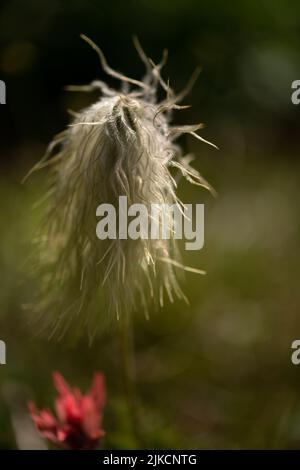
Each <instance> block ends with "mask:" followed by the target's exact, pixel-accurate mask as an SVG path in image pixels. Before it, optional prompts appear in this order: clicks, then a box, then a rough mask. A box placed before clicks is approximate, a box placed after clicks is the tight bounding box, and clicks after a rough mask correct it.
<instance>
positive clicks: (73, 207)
mask: <svg viewBox="0 0 300 470" xmlns="http://www.w3.org/2000/svg"><path fill="white" fill-rule="evenodd" d="M82 38H83V39H84V40H85V41H86V42H87V43H88V44H89V45H90V46H91V47H92V48H93V49H94V50H95V51H96V53H97V54H98V56H99V59H100V63H101V65H102V68H103V69H104V71H105V72H106V73H107V74H108V75H109V76H111V77H114V78H115V79H117V80H119V81H120V82H121V91H117V90H114V89H112V88H110V87H109V86H108V85H107V84H106V83H104V82H102V81H97V80H95V81H93V82H92V83H90V84H89V85H86V86H82V87H78V86H73V87H68V89H69V90H74V91H90V90H95V89H97V90H99V91H100V92H101V94H102V96H101V98H100V99H99V101H97V102H96V103H94V104H93V105H92V106H90V107H88V108H87V109H84V110H83V111H81V112H79V113H72V114H73V115H74V119H73V122H72V124H71V125H70V126H69V127H68V128H67V130H65V131H64V132H62V133H60V134H59V135H57V136H56V137H55V138H54V139H53V141H52V142H51V144H50V145H49V148H48V150H47V152H46V154H45V156H44V157H43V159H42V160H41V161H40V162H39V163H38V164H37V165H35V167H34V168H33V169H32V170H31V171H30V173H29V174H31V173H32V172H34V171H36V170H39V169H41V168H44V167H47V166H49V167H50V170H51V171H50V177H49V178H50V189H49V192H48V193H47V196H48V212H47V217H46V219H45V221H44V224H43V226H42V227H41V233H40V236H39V238H38V243H37V260H36V266H35V267H36V271H37V275H38V277H39V280H40V286H41V287H40V290H39V292H38V293H37V299H35V301H34V302H33V304H32V306H31V307H30V308H31V309H34V311H36V312H37V313H38V314H39V316H40V317H41V318H42V320H43V322H42V323H41V325H42V328H43V329H45V331H46V332H47V333H48V334H50V336H56V337H58V338H60V337H62V336H63V335H64V334H65V333H66V332H67V331H68V330H69V329H70V328H72V331H73V332H74V333H75V334H76V335H78V336H79V335H80V334H81V333H82V332H83V331H84V332H88V335H89V337H90V338H91V339H92V338H93V336H94V335H95V333H96V332H97V331H98V330H99V329H101V328H103V326H104V325H106V324H107V323H108V322H109V321H110V320H111V319H114V318H116V319H117V318H119V317H120V316H121V315H128V314H131V313H132V312H133V311H135V310H137V309H138V308H142V309H143V311H144V312H146V315H147V312H148V305H149V303H150V302H153V303H154V304H156V305H158V306H162V305H163V303H164V297H165V294H167V296H168V298H169V300H170V301H173V299H174V297H177V298H183V299H185V296H184V294H183V292H182V290H181V288H180V285H179V283H178V280H177V274H178V270H180V268H182V269H183V270H191V271H192V272H200V273H203V271H200V270H197V269H193V268H188V267H185V266H183V265H182V264H181V263H180V255H179V252H178V248H177V246H176V242H175V240H174V238H172V237H171V239H156V240H153V239H138V240H130V239H124V240H123V239H115V240H99V239H98V238H97V236H96V231H95V228H96V223H97V219H96V209H97V207H98V206H99V204H101V203H110V204H113V205H114V206H115V207H118V198H119V196H127V198H128V204H135V203H141V204H144V205H145V206H146V207H147V208H149V209H150V205H151V204H170V205H173V204H175V205H176V206H178V207H179V208H180V209H181V210H182V207H183V204H182V203H181V201H180V200H179V199H178V197H177V196H176V185H177V183H176V178H174V177H173V176H172V175H171V172H170V170H171V168H175V171H178V172H179V173H180V174H181V175H183V177H185V178H186V179H187V180H188V181H189V182H190V183H193V184H196V185H199V186H203V187H204V188H206V189H208V190H210V191H212V192H213V190H212V188H211V187H210V185H209V184H208V183H207V182H206V181H205V179H204V178H203V177H202V176H201V175H200V174H199V173H198V172H197V171H196V170H195V169H194V168H192V167H191V166H190V161H191V160H192V158H191V156H190V155H188V156H182V154H181V150H180V148H179V147H178V146H177V145H176V144H175V143H174V140H175V139H176V138H178V137H179V136H180V135H181V134H183V133H189V134H191V135H193V136H194V137H196V138H198V139H200V140H202V141H204V142H207V141H205V140H204V139H203V138H202V137H200V136H199V135H198V134H196V131H197V130H198V129H201V127H202V125H201V124H197V125H192V126H176V127H172V126H171V125H170V120H171V112H172V110H173V109H180V108H181V107H183V108H184V106H180V105H179V104H178V103H180V102H181V100H182V99H183V98H184V97H185V96H186V94H187V93H188V92H189V91H190V89H191V87H192V85H193V83H194V81H195V79H196V78H197V75H198V73H199V71H198V69H197V70H196V72H195V73H194V74H193V76H192V79H191V80H190V82H189V83H188V84H187V86H186V88H185V89H184V90H183V91H182V92H181V93H179V94H178V95H176V94H175V93H174V92H173V90H172V89H171V88H170V86H169V83H168V82H165V80H164V79H163V78H162V76H161V69H162V67H163V66H164V64H165V62H166V59H167V52H166V51H164V53H163V57H162V60H161V62H160V63H159V64H155V63H154V62H153V61H152V60H151V59H149V58H148V57H147V55H146V54H145V52H144V51H143V49H142V47H141V45H140V43H139V42H138V40H137V38H134V44H135V47H136V49H137V52H138V54H139V56H140V58H141V60H142V61H143V62H144V64H145V67H146V74H145V76H144V78H143V80H142V81H139V80H135V79H132V78H129V77H126V76H125V75H123V74H121V73H119V72H117V71H115V70H113V69H112V68H111V67H110V66H109V65H108V63H107V61H106V58H105V56H104V54H103V52H102V51H101V49H100V48H99V47H98V46H96V44H95V43H94V42H93V41H92V40H91V39H89V38H87V37H86V36H84V35H82ZM159 86H160V87H162V89H163V90H164V91H165V92H166V97H165V98H164V99H163V101H161V102H158V101H157V89H158V87H159ZM207 143H209V144H210V142H207ZM210 145H213V144H210ZM171 223H172V222H171V221H168V224H170V229H172V227H171Z"/></svg>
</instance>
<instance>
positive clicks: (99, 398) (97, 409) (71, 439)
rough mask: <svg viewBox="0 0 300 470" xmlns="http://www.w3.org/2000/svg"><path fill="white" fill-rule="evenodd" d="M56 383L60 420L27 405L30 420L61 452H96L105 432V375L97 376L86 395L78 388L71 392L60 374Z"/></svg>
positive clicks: (50, 413)
mask: <svg viewBox="0 0 300 470" xmlns="http://www.w3.org/2000/svg"><path fill="white" fill-rule="evenodd" d="M53 381H54V385H55V388H56V390H57V391H58V397H57V398H56V400H55V409H56V414H57V417H55V416H54V415H53V414H52V412H51V411H49V410H47V409H46V410H38V409H37V408H36V406H35V405H34V403H32V402H30V403H29V404H28V407H29V412H30V415H31V418H32V419H33V421H34V423H35V425H36V427H37V429H38V430H39V432H40V433H41V435H42V436H43V437H44V438H45V439H48V440H49V441H51V442H53V443H54V444H56V445H57V446H59V447H61V448H62V449H69V450H88V449H94V448H95V447H96V446H97V444H98V442H99V440H100V439H101V438H102V437H103V436H104V434H105V432H104V431H103V429H102V428H101V426H102V410H103V407H104V405H105V383H104V377H103V375H102V374H99V373H98V374H95V375H94V379H93V383H92V387H91V388H90V390H89V392H88V393H87V394H86V395H82V394H81V391H80V390H79V388H73V389H72V388H70V387H69V385H68V384H67V383H66V381H65V380H64V378H63V377H62V375H61V374H59V373H58V372H54V374H53Z"/></svg>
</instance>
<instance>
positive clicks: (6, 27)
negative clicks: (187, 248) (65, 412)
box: [0, 0, 300, 449]
mask: <svg viewBox="0 0 300 470" xmlns="http://www.w3.org/2000/svg"><path fill="white" fill-rule="evenodd" d="M299 21H300V4H299V2H296V1H284V0H278V1H276V0H275V1H271V0H270V1H267V0H261V1H250V0H248V1H244V2H235V1H232V2H224V1H223V2H221V1H220V2H217V1H214V0H210V1H201V0H172V1H168V0H160V1H158V0H152V1H146V0H140V1H137V0H127V1H126V2H125V1H123V2H122V1H116V0H114V1H110V2H103V1H96V0H72V1H58V0H51V1H44V2H41V1H38V0H27V1H26V2H25V1H22V0H10V1H7V2H5V1H2V2H1V10H0V41H1V46H0V79H2V80H5V82H6V85H7V104H6V105H5V106H1V107H0V120H1V122H0V124H1V179H0V227H1V230H0V261H1V283H0V338H1V339H2V340H5V342H6V345H7V365H5V366H1V367H0V387H1V388H0V447H1V448H2V449H9V448H12V449H14V448H18V447H19V448H32V447H34V448H39V447H41V446H42V443H41V441H39V440H38V439H37V437H36V433H35V432H34V431H32V429H31V427H30V422H29V421H28V417H27V411H26V402H27V400H28V399H29V398H31V399H34V400H35V401H36V402H37V403H38V404H39V405H40V406H46V405H47V406H51V404H52V401H53V397H54V390H53V386H52V382H51V373H52V371H53V370H59V371H60V372H62V374H63V375H64V376H65V377H66V378H67V379H68V380H69V381H70V382H71V383H72V384H74V385H78V386H80V387H82V388H83V389H86V388H87V387H88V385H89V383H90V380H91V377H92V375H93V372H94V371H96V370H102V371H104V373H105V375H106V379H107V388H108V405H107V408H106V413H105V420H104V428H105V429H106V431H107V437H106V438H105V440H104V442H103V444H102V447H104V448H132V447H136V446H138V443H137V442H136V441H135V439H134V436H133V433H132V430H131V426H130V423H129V416H128V412H127V408H126V403H125V400H124V392H123V386H122V383H121V380H120V375H121V373H120V370H119V369H120V361H119V357H118V348H117V341H116V338H115V334H114V332H113V331H112V332H111V333H110V334H106V335H105V336H103V337H101V338H99V339H97V341H95V342H94V344H93V345H92V346H89V345H88V344H87V342H86V341H85V340H84V339H83V340H82V341H81V343H80V344H78V345H76V346H69V345H67V344H65V342H64V341H62V342H59V343H55V342H51V341H47V340H45V339H42V338H38V337H36V335H35V332H34V331H32V326H31V325H30V323H29V321H28V318H27V314H26V313H24V311H23V309H22V305H23V303H24V302H25V301H26V300H28V298H30V294H31V292H34V290H35V289H36V285H35V283H34V281H33V280H31V281H30V280H29V281H28V280H27V281H26V282H25V280H24V271H26V263H27V259H28V256H29V254H30V250H31V246H30V242H31V239H32V238H33V237H34V236H35V233H36V230H37V227H38V221H39V219H40V216H41V215H42V214H41V213H40V212H39V211H37V210H33V209H32V206H33V204H34V202H35V201H36V200H38V199H39V198H40V197H41V196H42V195H43V194H44V190H45V185H46V174H45V173H42V172H41V173H39V174H38V175H35V176H34V177H33V178H32V179H31V180H30V181H29V182H27V183H26V184H25V185H21V179H22V177H23V176H24V174H25V173H26V172H27V171H28V169H29V168H30V167H31V166H32V165H33V164H34V163H35V162H37V161H38V160H39V159H40V158H41V156H42V155H43V152H44V151H45V148H46V145H47V143H48V142H49V141H50V140H51V138H52V136H53V134H55V133H57V132H59V131H61V130H62V129H63V128H64V127H65V126H66V125H67V124H68V123H69V116H68V114H67V110H68V109H73V110H79V109H81V108H82V107H83V106H86V105H88V104H89V103H91V102H92V101H93V99H95V97H93V96H92V95H90V94H83V93H78V94H77V93H67V92H65V91H64V89H63V88H64V86H65V85H68V84H85V83H88V82H90V81H91V80H93V79H95V78H98V79H102V80H107V81H108V83H109V84H110V85H111V86H116V85H117V83H116V82H115V81H114V80H113V79H110V78H108V79H107V77H105V75H104V73H103V71H102V70H101V68H100V67H99V64H98V59H97V56H96V55H95V53H94V52H93V51H92V50H91V49H90V48H89V47H88V46H87V45H86V44H85V43H84V42H83V41H82V40H80V38H79V34H80V33H84V34H86V35H87V36H89V37H91V38H92V39H94V41H95V42H96V43H97V44H99V45H100V46H101V47H102V49H103V51H104V52H105V54H106V56H107V58H108V59H109V63H110V64H111V65H112V66H113V67H115V68H116V69H117V70H121V71H122V72H124V73H126V74H127V75H129V76H133V77H135V78H139V77H140V76H142V74H143V65H142V63H141V62H140V60H139V58H138V56H137V53H136V51H135V49H134V47H133V45H132V40H131V36H132V34H137V35H138V37H139V39H140V42H141V43H142V45H143V47H144V49H145V50H146V52H147V53H148V54H149V55H150V56H151V57H152V58H153V59H154V61H158V60H159V58H160V56H161V51H162V49H163V47H167V48H168V49H169V52H170V54H169V62H168V65H167V67H166V69H165V71H164V77H165V78H170V83H171V86H172V87H174V88H175V89H176V90H180V89H181V88H182V86H183V85H184V83H185V82H186V80H187V79H188V78H189V76H190V74H191V72H192V71H193V69H194V67H195V66H196V65H198V64H200V65H201V66H202V69H203V72H202V74H201V76H200V79H199V80H198V82H197V84H196V86H195V88H194V89H193V91H192V93H191V94H190V96H189V97H188V98H187V99H186V102H187V104H192V108H191V109H188V110H185V111H180V112H178V113H176V116H175V121H176V122H180V123H183V124H187V123H191V122H199V121H203V122H205V123H206V124H207V128H206V129H205V130H204V131H203V132H202V135H203V137H205V138H207V139H208V140H212V141H213V142H214V143H216V144H217V145H218V146H219V147H220V151H219V152H217V151H215V150H213V149H211V148H210V147H208V146H205V145H202V144H200V143H199V142H197V141H194V140H192V138H190V137H185V138H182V140H181V144H182V146H183V148H184V149H185V151H186V152H194V153H195V155H197V158H196V160H195V162H194V165H195V167H196V168H197V169H198V170H200V171H201V172H202V174H203V175H204V176H205V177H206V178H207V179H208V181H209V182H210V183H211V184H212V185H213V186H214V187H215V188H216V190H217V191H218V194H219V196H218V198H217V199H213V198H212V197H211V196H210V195H209V194H206V192H205V191H202V190H199V188H195V187H190V186H189V185H188V183H185V182H182V184H181V186H180V188H179V192H180V195H181V197H182V199H183V200H185V201H186V202H195V203H196V202H204V203H205V224H206V227H205V237H206V241H205V248H204V249H203V250H202V251H200V252H196V253H195V252H192V253H191V252H185V253H183V258H184V261H185V262H186V263H187V264H189V265H192V266H197V267H200V268H203V269H205V270H206V271H207V276H205V277H202V276H197V275H194V274H190V273H187V276H186V282H185V285H184V290H185V293H186V294H187V296H188V298H189V299H190V306H188V307H187V306H186V305H185V304H183V303H181V302H176V303H175V304H173V305H170V304H168V305H166V306H165V307H164V308H163V309H161V310H160V311H159V312H154V311H153V312H152V314H151V318H150V321H146V320H145V318H144V315H143V312H137V315H136V319H135V348H136V362H137V377H138V383H137V389H138V393H139V399H140V402H141V425H142V428H143V434H144V439H145V442H146V446H147V447H148V448H168V447H171V448H186V449H188V448H191V449H192V448H195V449H196V448H197V449H220V448H226V449H227V448H230V449H241V448H247V449H248V448H267V449H275V448H300V366H298V367H297V366H294V365H292V364H291V358H290V357H291V343H292V341H293V340H294V339H298V338H300V315H299V313H300V312H299V310H300V290H299V275H300V249H299V238H300V237H299V235H300V213H299V204H298V203H299V197H300V189H299V158H298V156H299V150H298V149H299V142H298V135H299V117H300V116H299V113H300V110H299V107H297V106H295V105H293V104H292V102H291V83H292V81H293V80H296V79H300V54H299V43H300V28H299ZM28 282H29V285H28Z"/></svg>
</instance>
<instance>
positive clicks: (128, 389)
mask: <svg viewBox="0 0 300 470" xmlns="http://www.w3.org/2000/svg"><path fill="white" fill-rule="evenodd" d="M118 331H119V347H120V358H121V369H122V378H123V385H124V391H125V397H126V402H127V407H128V411H129V415H130V419H131V425H132V431H133V435H134V437H135V440H136V443H137V446H138V447H143V438H142V435H141V430H140V418H139V403H138V398H137V392H136V370H135V357H134V341H133V331H132V325H131V321H130V317H129V315H126V314H124V315H122V317H121V318H120V320H119V328H118Z"/></svg>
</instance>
